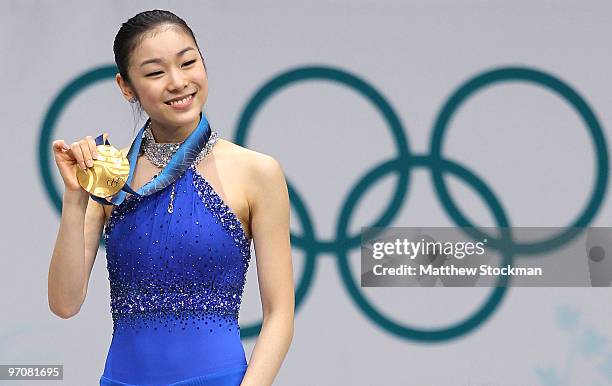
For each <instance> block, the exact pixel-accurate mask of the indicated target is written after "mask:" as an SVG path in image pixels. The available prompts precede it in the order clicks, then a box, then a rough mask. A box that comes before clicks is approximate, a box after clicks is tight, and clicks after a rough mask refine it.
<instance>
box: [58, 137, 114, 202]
mask: <svg viewBox="0 0 612 386" xmlns="http://www.w3.org/2000/svg"><path fill="white" fill-rule="evenodd" d="M106 137H107V134H106V133H104V137H103V138H104V139H105V140H106ZM52 146H53V156H54V157H55V164H56V165H57V168H58V170H59V172H60V175H61V176H62V179H63V180H64V186H65V188H66V191H67V192H78V191H82V192H83V193H87V192H86V191H85V190H84V189H83V188H82V187H81V185H79V181H78V180H77V177H76V168H77V167H78V168H81V169H82V170H85V169H87V168H88V167H91V166H93V160H94V159H97V158H98V149H97V147H96V142H95V141H94V139H93V138H92V137H91V136H90V135H88V136H87V137H85V138H84V139H82V140H80V141H78V142H73V143H72V144H71V145H70V146H68V145H67V144H66V142H65V141H64V140H63V139H58V140H55V141H53V145H52Z"/></svg>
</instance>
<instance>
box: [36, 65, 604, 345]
mask: <svg viewBox="0 0 612 386" xmlns="http://www.w3.org/2000/svg"><path fill="white" fill-rule="evenodd" d="M116 72H117V69H116V67H115V66H106V67H100V68H98V69H94V70H92V71H89V72H87V73H85V74H83V75H81V76H79V77H77V78H76V79H75V80H73V81H72V82H70V83H69V84H68V85H67V86H66V87H64V88H63V89H62V91H61V92H60V93H59V94H58V96H57V97H56V98H55V99H54V101H53V103H52V104H51V106H50V108H49V110H48V111H47V113H46V115H45V118H44V121H43V125H42V130H41V135H40V139H39V147H38V153H39V157H38V158H39V162H40V165H39V166H40V170H41V175H42V180H43V184H44V186H45V189H46V190H47V192H48V193H49V196H50V197H51V200H52V203H53V204H54V207H55V208H56V210H57V211H58V212H60V211H61V198H60V195H59V193H58V189H57V187H56V186H55V185H54V182H53V179H52V175H51V169H52V165H51V159H50V157H49V152H48V145H49V144H50V142H51V135H52V133H53V130H54V128H55V125H56V122H57V119H58V116H59V114H60V113H61V112H62V111H63V109H64V108H65V107H66V105H67V104H68V102H69V101H70V100H71V99H72V98H74V97H76V95H78V94H79V93H80V92H81V91H82V90H84V89H85V88H86V87H89V86H91V85H92V84H94V83H96V82H98V81H102V80H106V79H113V78H114V76H115V74H116ZM308 80H326V81H331V82H336V83H338V84H340V85H341V86H346V87H348V88H349V89H352V90H354V91H356V92H358V93H359V94H360V95H362V96H364V97H365V98H366V99H367V100H368V101H369V102H371V103H372V104H373V105H374V107H375V108H376V109H377V110H378V112H379V113H380V114H381V115H382V117H383V118H384V120H385V121H386V123H387V125H388V126H389V128H390V130H391V133H392V135H393V138H394V140H395V142H396V146H397V155H396V158H393V159H391V160H387V161H384V162H383V163H382V164H380V165H377V166H375V167H374V168H372V169H371V170H370V171H369V172H367V173H366V174H365V175H364V176H363V177H362V178H361V179H360V180H359V181H358V182H357V183H356V184H355V186H354V187H353V188H352V189H351V190H350V192H349V194H348V195H347V197H346V199H345V202H344V204H343V205H342V207H341V209H340V214H339V217H338V222H337V224H336V235H335V240H320V239H318V238H317V236H316V231H315V229H314V224H313V222H312V219H311V218H310V215H309V214H308V210H307V207H306V205H305V202H304V200H303V199H302V198H301V197H300V195H299V193H298V192H297V190H296V189H295V188H294V187H293V184H291V183H290V180H289V179H288V178H287V185H288V189H289V196H290V201H291V205H292V207H293V208H294V209H295V210H296V212H297V215H298V217H299V218H300V222H301V225H302V229H303V231H302V235H295V234H293V232H292V234H291V243H292V245H293V246H294V247H297V248H302V249H303V250H304V251H305V262H304V268H303V272H302V274H301V277H300V279H299V282H298V286H297V288H296V310H297V309H299V307H300V306H301V304H302V303H303V300H304V299H305V297H306V294H307V293H308V289H309V288H310V285H311V284H312V280H313V278H314V274H315V269H316V263H317V257H318V255H319V254H322V253H328V252H329V253H333V254H335V255H336V256H337V258H338V259H337V263H338V270H339V272H340V276H341V278H342V282H343V284H344V286H345V287H346V289H347V291H348V293H349V295H350V296H351V297H352V298H353V300H355V303H356V304H357V306H358V307H359V308H360V309H361V310H362V311H363V312H364V313H365V314H366V316H367V317H368V318H369V319H370V320H372V321H373V322H374V323H376V324H378V325H379V326H380V327H381V328H383V329H385V330H386V331H388V332H390V333H392V334H395V335H397V336H400V337H402V338H404V339H410V340H416V341H424V342H440V341H446V340H450V339H454V338H457V337H460V336H463V335H465V334H467V333H469V332H471V331H473V330H474V329H475V328H476V327H478V326H479V325H481V324H482V323H484V322H485V321H486V320H487V319H488V318H489V317H490V316H491V315H492V314H493V313H494V312H495V310H496V309H497V307H499V305H500V304H501V301H502V299H503V297H504V295H505V293H506V291H507V285H508V280H509V279H507V277H500V279H499V281H498V282H497V286H496V287H495V288H494V289H493V290H492V292H491V293H490V294H489V296H488V298H487V299H486V301H485V302H484V303H483V304H482V305H481V306H480V307H479V308H478V309H477V310H476V311H475V312H474V313H472V315H470V316H469V317H467V318H466V319H465V320H463V321H460V322H458V323H455V324H454V325H451V326H448V327H445V328H442V329H436V330H431V329H430V330H427V329H416V328H413V327H410V326H405V325H402V324H399V323H397V322H395V321H393V320H392V319H390V318H388V317H386V316H384V315H383V314H382V313H380V312H379V311H378V310H377V309H376V308H375V307H374V306H373V305H372V304H370V302H369V301H368V300H367V299H366V298H365V296H364V295H363V294H362V293H361V290H360V287H359V286H358V285H357V284H356V283H355V281H354V280H353V277H352V275H351V272H350V266H349V262H348V252H349V251H350V250H351V249H352V248H355V247H356V246H359V245H360V235H349V234H347V231H348V228H349V224H350V220H351V215H352V213H353V211H354V209H355V208H356V206H357V203H358V201H359V199H360V197H362V196H363V194H364V193H365V192H366V191H367V189H368V188H370V187H371V186H373V185H374V184H375V183H376V182H377V181H378V180H379V179H381V178H383V177H384V176H386V175H388V174H389V173H397V174H398V181H397V185H396V189H395V192H394V194H393V197H392V199H391V201H390V203H389V204H388V206H387V207H386V209H385V210H384V211H383V213H382V215H381V216H380V217H379V218H378V219H376V220H375V221H374V222H373V223H372V224H371V225H369V226H370V227H386V226H389V225H390V224H391V223H392V221H393V219H394V217H395V215H396V214H397V213H398V212H399V210H400V208H401V205H402V204H403V202H404V198H405V197H406V194H407V191H408V184H409V182H410V173H411V171H412V168H415V167H421V168H427V169H429V171H430V172H431V176H432V181H433V184H434V187H435V188H436V192H437V195H438V199H439V200H440V203H441V205H442V206H443V207H444V208H445V210H446V211H447V212H448V214H449V216H450V218H451V219H452V221H453V222H454V223H455V224H456V225H457V226H461V227H465V228H470V229H472V232H475V233H474V234H473V236H474V237H486V238H488V239H489V240H490V242H489V245H490V246H491V247H493V248H497V249H498V250H499V251H500V253H501V255H502V257H503V264H510V263H511V262H512V259H513V257H514V256H515V255H516V254H532V255H533V254H538V253H542V252H544V251H549V250H551V249H554V248H558V247H560V246H561V245H563V244H565V243H566V242H568V241H569V240H571V238H572V237H574V236H576V234H577V231H575V230H572V229H568V230H567V231H564V232H562V233H560V234H558V235H555V236H553V237H551V238H549V239H546V240H540V241H536V242H531V243H522V242H517V241H515V240H513V238H512V234H511V233H510V230H509V227H510V224H509V222H508V218H507V215H506V214H505V212H504V210H503V208H502V206H501V204H500V203H499V201H498V200H497V199H496V198H495V196H494V194H493V192H492V191H491V189H489V188H488V187H487V185H486V184H485V183H484V182H483V181H482V180H481V179H480V178H478V177H477V176H476V174H475V173H474V172H472V171H470V170H468V169H467V168H466V167H464V166H461V165H459V164H457V163H456V162H453V161H451V160H448V159H445V158H443V156H442V140H443V135H444V133H445V131H446V129H447V128H448V125H449V123H450V122H451V120H452V117H453V115H454V114H455V113H456V112H457V110H458V109H459V107H460V106H461V104H462V103H463V102H464V101H465V100H466V99H467V98H469V97H470V96H472V95H473V94H474V93H476V92H478V91H479V90H481V89H482V88H484V87H487V86H490V85H493V84H496V83H500V82H507V81H527V82H532V83H534V84H536V85H539V86H542V87H545V88H547V89H549V90H552V91H554V92H556V93H557V94H559V95H560V96H561V97H562V98H563V99H564V100H565V101H567V102H568V103H570V104H571V106H572V107H573V108H574V110H575V111H576V112H577V113H578V114H579V115H580V116H581V118H582V119H583V121H584V122H585V124H586V125H587V127H588V129H589V132H590V134H591V138H592V140H593V144H594V147H595V150H596V154H597V179H596V183H595V186H594V188H593V191H592V194H591V197H590V200H589V202H588V203H587V205H586V207H585V209H584V210H583V212H582V213H581V214H580V215H579V216H578V217H577V218H576V220H574V221H573V223H572V226H571V227H572V228H574V227H584V226H587V225H588V224H589V223H590V222H591V221H592V220H593V218H594V216H595V214H596V213H597V211H598V210H599V208H600V207H601V203H602V201H603V198H604V197H605V193H606V190H607V184H608V153H607V144H606V139H605V136H604V134H603V130H602V128H601V126H600V124H599V122H598V120H597V118H596V117H595V114H594V113H593V111H592V110H591V109H590V107H589V106H588V104H587V103H586V101H585V100H584V99H583V98H582V97H580V96H579V95H578V94H577V92H575V91H574V90H573V89H572V88H571V87H570V86H568V85H567V84H565V83H563V82H562V81H561V80H559V79H557V78H555V77H553V76H552V75H549V74H546V73H544V72H542V71H537V70H533V69H528V68H500V69H495V70H492V71H487V72H485V73H482V74H480V75H478V76H475V77H473V78H472V79H470V80H468V81H467V82H465V83H464V84H463V85H462V86H460V87H459V88H458V89H457V90H456V91H455V92H454V93H452V94H451V96H450V97H449V98H448V100H447V101H446V102H445V103H444V105H443V107H442V109H441V111H440V113H439V114H438V117H437V119H436V121H435V124H434V127H433V133H432V138H431V148H430V154H429V155H416V154H412V153H411V152H410V150H409V148H408V140H407V138H406V132H405V130H404V127H403V125H402V124H401V122H400V119H399V117H398V116H397V114H396V113H395V110H394V109H393V108H392V107H391V105H390V104H389V103H388V102H387V101H386V100H385V98H384V97H383V95H382V94H381V93H380V92H378V91H377V90H376V89H375V88H374V87H373V86H371V85H369V84H368V83H366V82H365V81H364V80H362V79H360V78H358V77H357V76H355V75H352V74H349V73H348V72H346V71H343V70H340V69H334V68H330V67H302V68H297V69H294V70H290V71H287V72H285V73H282V74H280V75H278V76H276V77H274V78H273V79H271V80H270V81H268V82H266V83H265V84H264V85H263V86H262V87H261V88H260V89H259V90H258V91H257V92H256V93H255V94H254V95H253V97H252V98H251V99H250V101H249V102H248V103H247V105H246V107H245V109H244V110H243V113H242V114H241V116H240V119H239V123H238V126H237V128H236V131H235V133H236V134H235V138H234V141H235V142H236V143H237V144H240V145H245V143H246V140H247V134H248V129H249V127H250V125H251V122H252V120H253V119H254V117H255V115H256V114H257V112H258V110H259V109H260V108H261V107H262V106H263V105H264V104H265V102H266V101H267V100H268V99H269V98H270V97H271V96H273V95H274V94H275V93H277V92H278V91H279V90H280V89H282V88H285V87H287V86H289V85H292V84H295V83H298V82H302V81H308ZM445 173H450V174H452V175H454V176H455V177H458V178H460V179H462V180H463V181H464V182H466V183H467V184H468V185H470V186H471V187H472V188H473V189H474V190H475V191H476V192H477V193H479V194H480V195H481V197H482V198H483V199H484V201H485V202H486V204H487V205H488V207H489V209H490V210H491V213H492V214H493V217H494V218H495V221H496V223H497V226H498V227H499V228H501V236H500V237H499V238H495V237H493V236H492V235H488V234H485V233H483V232H481V231H480V230H478V228H476V227H475V226H474V225H472V224H471V223H470V222H469V220H468V219H467V218H466V217H465V216H463V214H462V213H461V212H460V210H459V209H458V207H457V206H456V205H455V203H454V202H453V200H452V199H451V196H450V194H449V192H448V189H447V186H446V184H445V182H444V179H443V175H444V174H445ZM474 229H475V231H474ZM260 329H261V322H259V323H255V324H253V325H249V326H247V327H242V328H241V336H242V337H243V338H248V337H252V336H256V335H257V334H259V331H260Z"/></svg>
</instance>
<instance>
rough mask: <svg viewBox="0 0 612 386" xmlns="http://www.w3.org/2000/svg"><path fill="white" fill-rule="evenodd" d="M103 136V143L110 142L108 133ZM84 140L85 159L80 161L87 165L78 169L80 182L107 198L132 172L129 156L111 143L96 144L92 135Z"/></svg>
mask: <svg viewBox="0 0 612 386" xmlns="http://www.w3.org/2000/svg"><path fill="white" fill-rule="evenodd" d="M103 138H104V140H103V141H102V143H108V142H107V141H106V135H105V136H104V137H103ZM84 141H85V142H83V141H81V142H80V146H79V149H80V150H81V152H82V153H81V154H80V156H81V157H82V160H83V161H79V163H81V162H82V163H83V164H84V165H85V166H87V167H86V168H84V169H83V168H81V169H77V170H76V176H77V179H78V181H79V184H80V185H81V187H82V188H83V189H85V190H86V191H87V192H89V193H90V194H92V195H94V196H96V197H100V198H107V197H111V196H113V195H115V194H116V193H117V192H119V191H120V190H121V188H122V187H123V185H125V183H126V181H127V178H128V175H129V173H130V165H129V162H128V160H127V158H126V157H125V155H123V153H121V151H119V150H118V149H116V148H115V147H113V146H111V145H110V144H102V145H97V146H96V142H95V141H94V139H93V138H92V137H86V138H85V140H84ZM78 156H79V155H77V157H78ZM94 156H95V157H94Z"/></svg>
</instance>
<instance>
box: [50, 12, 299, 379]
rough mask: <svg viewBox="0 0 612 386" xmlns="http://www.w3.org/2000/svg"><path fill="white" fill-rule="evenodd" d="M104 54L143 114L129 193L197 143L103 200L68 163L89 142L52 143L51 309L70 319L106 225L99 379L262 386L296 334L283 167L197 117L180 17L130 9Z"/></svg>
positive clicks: (93, 153) (199, 81) (200, 64)
mask: <svg viewBox="0 0 612 386" xmlns="http://www.w3.org/2000/svg"><path fill="white" fill-rule="evenodd" d="M114 53H115V61H116V64H117V67H118V69H119V73H118V74H117V75H116V81H117V84H118V85H119V87H120V89H121V92H122V94H123V96H124V97H125V99H126V100H128V101H129V102H131V103H138V104H139V105H140V106H141V107H142V109H144V111H145V112H146V113H147V114H148V115H149V117H150V118H149V119H148V120H147V122H146V123H145V125H144V127H143V128H142V129H141V132H142V133H144V135H143V136H142V138H143V139H142V141H141V144H140V149H133V150H130V153H129V154H132V153H131V152H132V151H134V152H135V153H133V154H134V159H136V160H137V161H136V165H135V167H134V170H133V172H132V179H131V180H130V183H129V185H130V186H131V188H132V189H134V190H136V191H138V192H139V193H140V192H142V191H143V190H140V191H139V189H140V188H142V187H143V186H144V188H143V189H145V188H146V187H148V186H152V185H155V182H156V181H160V180H161V179H162V178H161V177H160V178H159V179H158V180H155V178H156V177H157V176H158V175H159V176H162V174H163V175H164V178H166V177H165V176H166V174H167V173H168V170H169V169H171V168H166V166H167V165H168V163H169V162H174V161H173V160H174V159H176V158H178V154H182V153H180V152H185V154H191V153H190V152H189V151H187V150H184V149H185V148H187V146H188V145H189V146H191V145H190V143H192V142H190V141H192V140H193V138H196V139H200V140H201V141H200V142H199V143H201V144H202V146H200V147H196V148H197V153H194V154H192V158H190V159H189V160H190V161H192V162H190V164H189V165H188V166H189V167H187V166H185V168H184V171H183V172H182V173H181V174H180V175H175V176H174V177H173V179H174V180H173V182H172V183H171V184H170V185H167V186H166V187H164V188H161V189H158V190H157V191H155V189H153V192H152V193H150V194H143V195H127V196H126V197H125V199H124V200H123V201H122V202H120V203H118V205H116V206H112V205H101V204H100V203H99V199H97V200H94V199H91V198H90V197H89V195H88V193H87V192H86V191H85V190H83V189H82V188H81V187H80V185H79V183H78V180H77V178H76V168H77V167H78V168H81V169H82V170H85V169H86V168H88V167H91V166H92V165H93V163H92V162H93V160H95V159H96V158H97V156H98V154H97V148H96V143H95V141H94V140H93V138H92V137H91V136H88V137H86V138H85V139H83V140H80V141H77V142H74V143H72V144H71V145H70V146H69V145H67V144H66V143H65V142H64V141H63V140H56V141H54V142H53V151H54V156H55V160H56V164H57V167H58V169H59V172H60V174H61V176H62V179H63V181H64V185H65V192H64V196H63V207H62V217H61V223H60V228H59V232H58V237H57V241H56V244H55V248H54V251H53V256H52V258H51V263H50V268H49V293H48V296H49V306H50V309H51V310H52V312H53V313H55V314H56V315H58V316H60V317H62V318H69V317H72V316H73V315H75V314H76V313H78V311H79V309H80V307H81V305H82V304H83V302H84V300H85V296H86V294H87V285H88V282H89V277H90V275H91V270H92V267H93V264H94V259H95V256H96V253H97V249H98V245H99V241H100V237H101V233H102V230H103V229H104V234H105V241H106V255H107V256H106V258H107V268H108V272H109V280H110V285H111V311H112V316H113V338H112V342H111V345H110V348H109V351H108V355H107V359H106V364H105V368H104V373H103V374H102V376H101V378H100V384H101V385H148V386H149V385H215V386H217V385H218V386H221V385H223V386H226V385H227V386H230V385H232V386H234V385H242V386H247V385H253V386H255V385H256V386H261V385H271V384H272V382H273V380H274V378H275V376H276V374H277V373H278V370H279V368H280V365H281V363H282V361H283V359H284V357H285V355H286V353H287V350H288V348H289V344H290V342H291V339H292V336H293V315H294V288H293V278H292V266H291V247H290V244H289V198H288V193H287V185H286V182H285V178H284V176H283V172H282V169H281V167H280V165H279V163H278V162H277V161H276V160H274V159H273V158H272V157H270V156H267V155H264V154H261V153H257V152H254V151H251V150H247V149H245V148H242V147H240V146H238V145H236V144H233V143H231V142H229V141H226V140H223V139H220V138H217V136H216V133H215V132H213V131H212V130H211V128H210V126H208V125H207V120H206V117H205V115H204V114H203V112H202V107H203V105H204V103H205V102H206V98H207V96H208V78H207V73H206V67H205V65H204V60H203V57H202V54H201V52H200V49H199V47H198V45H197V42H196V40H195V37H194V35H193V32H192V31H191V29H190V28H189V27H188V26H187V24H186V23H185V22H184V21H183V20H182V19H180V18H179V17H177V16H176V15H174V14H172V13H171V12H167V11H160V10H154V11H148V12H143V13H140V14H138V15H136V16H134V17H133V18H131V19H130V20H128V21H127V22H126V23H123V25H122V26H121V28H120V30H119V32H118V33H117V36H116V38H115V42H114ZM137 142H138V141H135V142H134V143H137ZM178 145H180V146H178ZM133 147H134V146H133ZM181 147H183V148H184V149H181ZM177 149H178V150H177ZM122 152H123V153H124V154H128V148H125V149H123V150H122ZM177 152H178V153H177ZM175 153H176V154H175ZM192 153H193V152H192ZM196 154H197V156H196ZM175 155H177V156H176V157H174V156H175ZM136 157H137V158H136ZM173 157H174V158H173ZM181 159H183V158H181ZM251 241H252V242H253V244H254V247H255V252H256V256H257V274H258V281H259V289H260V293H261V303H262V309H263V324H262V328H261V332H260V334H259V337H258V339H257V343H256V345H255V348H254V349H253V353H252V356H251V358H250V361H249V363H248V366H247V362H246V358H245V353H244V349H243V347H242V343H241V342H240V332H239V326H238V312H239V309H240V303H241V296H242V292H243V288H244V281H245V277H246V272H247V269H248V266H249V262H250V257H251V255H250V245H251Z"/></svg>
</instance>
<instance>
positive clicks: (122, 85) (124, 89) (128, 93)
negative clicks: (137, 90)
mask: <svg viewBox="0 0 612 386" xmlns="http://www.w3.org/2000/svg"><path fill="white" fill-rule="evenodd" d="M115 81H117V85H118V86H119V89H120V90H121V93H122V94H123V97H124V98H125V100H126V101H128V102H129V101H130V99H132V98H134V96H135V95H134V93H133V92H132V89H131V88H130V86H129V85H128V84H127V82H126V81H125V79H123V77H122V76H121V74H119V73H117V74H116V75H115Z"/></svg>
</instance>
